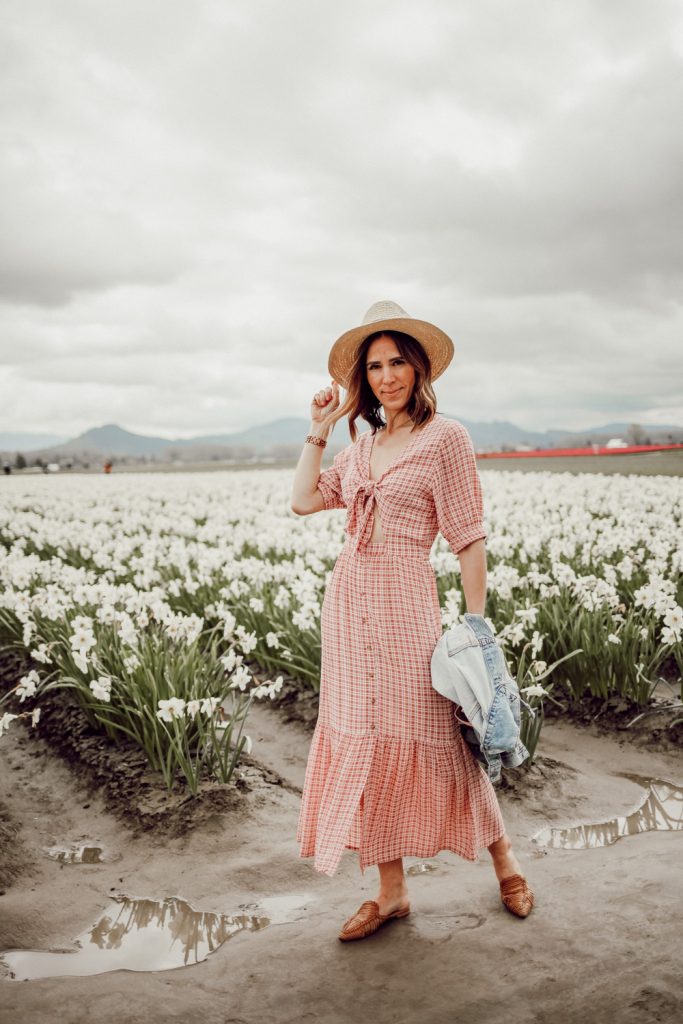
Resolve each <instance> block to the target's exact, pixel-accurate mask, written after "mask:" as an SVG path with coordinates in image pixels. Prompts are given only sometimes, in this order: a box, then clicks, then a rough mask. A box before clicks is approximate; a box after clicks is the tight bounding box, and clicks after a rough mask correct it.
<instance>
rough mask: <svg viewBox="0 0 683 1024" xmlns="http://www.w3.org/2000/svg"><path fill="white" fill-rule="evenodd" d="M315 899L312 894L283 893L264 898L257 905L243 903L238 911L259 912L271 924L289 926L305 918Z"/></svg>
mask: <svg viewBox="0 0 683 1024" xmlns="http://www.w3.org/2000/svg"><path fill="white" fill-rule="evenodd" d="M314 899H315V897H314V895H313V894H312V893H303V894H302V893H296V892H293V893H285V894H284V895H282V896H264V897H263V898H262V899H260V900H259V901H258V902H257V903H243V904H241V905H240V910H251V909H254V910H260V911H261V912H262V913H264V914H265V915H266V916H267V917H268V919H269V921H270V923H271V924H291V923H292V921H300V920H302V919H303V918H304V917H307V916H308V914H307V908H308V905H309V903H311V902H312V901H313V900H314Z"/></svg>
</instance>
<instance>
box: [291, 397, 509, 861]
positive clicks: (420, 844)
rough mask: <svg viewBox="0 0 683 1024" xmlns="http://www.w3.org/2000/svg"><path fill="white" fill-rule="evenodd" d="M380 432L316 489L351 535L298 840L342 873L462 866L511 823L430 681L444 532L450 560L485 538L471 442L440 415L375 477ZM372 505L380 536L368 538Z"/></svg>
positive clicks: (324, 631) (352, 449)
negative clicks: (345, 869) (424, 863)
mask: <svg viewBox="0 0 683 1024" xmlns="http://www.w3.org/2000/svg"><path fill="white" fill-rule="evenodd" d="M372 443H373V436H372V432H371V431H366V432H364V433H362V434H361V435H360V436H359V437H358V438H357V439H356V441H355V442H353V443H352V444H350V445H348V446H347V447H346V448H344V449H343V450H342V451H340V452H338V453H337V454H336V455H335V457H334V460H333V463H332V465H331V466H330V467H329V468H328V469H325V470H323V472H322V473H321V474H320V478H319V480H318V488H319V489H320V492H321V494H322V496H323V499H324V502H325V508H326V509H335V508H346V509H347V516H346V524H345V530H344V532H345V540H344V544H343V547H342V549H341V551H340V553H339V556H338V558H337V560H336V562H335V565H334V568H333V570H332V572H331V574H330V577H329V580H328V584H327V587H326V589H325V594H324V597H323V602H322V606H321V614H320V622H321V671H320V692H319V710H318V718H317V721H316V725H315V730H314V733H313V736H312V739H311V745H310V749H309V752H308V759H307V764H306V774H305V779H304V786H303V791H302V798H301V805H300V811H299V819H298V825H297V832H296V838H297V842H298V844H299V856H300V857H314V858H315V859H314V867H315V868H316V869H317V870H318V871H320V872H322V873H324V874H327V875H333V874H335V872H336V870H337V868H338V866H339V863H340V860H341V857H342V854H343V852H344V850H345V849H350V850H357V851H358V858H359V866H360V870H361V873H363V871H364V869H365V868H366V867H367V866H368V865H371V864H381V863H383V862H385V861H390V860H394V859H396V858H398V857H404V856H414V857H433V856H435V855H436V854H437V853H438V852H439V851H441V850H451V851H453V852H454V853H457V854H459V855H460V856H461V857H464V858H466V859H467V860H476V859H477V855H478V851H479V850H481V849H482V848H484V847H487V846H489V845H490V844H491V843H493V842H495V841H496V840H497V839H499V838H500V837H501V836H502V835H503V834H504V832H505V826H504V823H503V818H502V815H501V811H500V807H499V805H498V800H497V797H496V793H495V790H494V788H493V785H492V783H491V781H490V780H489V778H488V776H487V775H486V772H485V771H484V770H483V768H482V766H481V765H480V764H479V763H478V761H477V760H476V758H475V756H474V754H473V753H472V751H471V750H470V748H469V747H468V745H467V743H466V742H465V740H464V738H463V736H462V733H461V731H460V726H459V724H458V722H457V719H456V714H455V706H454V705H453V703H452V702H451V701H450V700H448V698H447V697H444V696H443V695H441V694H439V693H437V691H436V690H435V689H434V688H433V687H432V685H431V656H432V653H433V651H434V648H435V646H436V643H437V641H438V640H439V638H440V637H441V635H442V632H443V625H442V620H441V610H440V606H439V598H438V593H437V588H436V578H435V575H434V570H433V568H432V566H431V562H430V557H429V556H430V552H431V549H432V546H433V543H434V540H435V539H436V536H437V533H438V532H439V531H441V533H442V534H443V536H444V537H445V539H446V540H447V542H448V544H449V546H450V548H451V550H452V551H453V552H455V553H457V552H458V551H460V550H461V549H462V548H464V547H465V546H466V545H468V544H470V543H472V542H473V541H475V540H478V539H480V538H485V537H486V531H485V529H484V525H483V499H482V489H481V482H480V479H479V474H478V472H477V467H476V462H475V456H474V450H473V447H472V441H471V439H470V436H469V434H468V432H467V430H466V428H465V427H464V426H463V425H462V424H461V423H459V422H458V421H457V420H454V419H450V418H448V417H446V416H443V415H442V414H441V413H436V414H435V415H434V417H433V418H432V419H431V420H430V421H429V422H428V423H427V425H426V426H424V427H423V428H422V429H421V430H419V431H418V432H417V433H416V434H415V436H414V437H411V440H410V441H409V442H408V444H407V446H406V447H405V448H404V449H403V451H402V452H401V453H400V454H399V455H398V457H397V458H396V459H395V460H394V461H393V462H392V463H391V464H390V465H389V467H388V468H387V469H386V470H385V471H384V472H383V473H382V474H381V476H380V477H379V478H378V479H377V480H371V479H370V453H371V447H372ZM375 509H377V511H378V514H379V516H380V521H381V524H382V533H383V535H384V541H383V542H381V543H377V542H373V543H368V541H369V538H370V536H371V533H372V526H373V516H374V514H375Z"/></svg>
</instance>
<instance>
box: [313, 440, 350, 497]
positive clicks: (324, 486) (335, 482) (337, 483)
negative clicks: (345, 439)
mask: <svg viewBox="0 0 683 1024" xmlns="http://www.w3.org/2000/svg"><path fill="white" fill-rule="evenodd" d="M345 461H346V449H345V448H343V449H342V450H341V451H340V452H337V454H336V455H335V457H334V459H333V460H332V465H331V466H330V467H329V469H324V470H323V471H322V473H321V474H320V476H319V477H318V490H319V491H320V493H321V494H322V496H323V501H324V502H325V508H326V509H331V508H346V502H345V501H344V498H343V495H342V477H343V475H344V464H345Z"/></svg>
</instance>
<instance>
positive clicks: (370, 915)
mask: <svg viewBox="0 0 683 1024" xmlns="http://www.w3.org/2000/svg"><path fill="white" fill-rule="evenodd" d="M409 913H410V907H400V908H399V909H398V910H393V911H392V912H391V913H390V914H384V915H383V914H380V912H379V903H377V902H376V900H366V901H365V903H361V905H360V907H359V908H358V910H357V911H356V913H355V914H354V915H353V916H352V917H350V918H349V919H348V921H345V922H344V924H343V925H342V929H341V931H340V932H339V935H338V936H337V937H338V938H339V939H341V941H342V942H350V941H351V940H352V939H364V938H366V937H367V936H368V935H372V933H373V932H376V931H377V929H378V928H381V927H382V925H383V924H384V923H385V922H386V921H390V920H391V918H393V917H406V916H407V915H408V914H409Z"/></svg>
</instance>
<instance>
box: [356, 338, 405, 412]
mask: <svg viewBox="0 0 683 1024" xmlns="http://www.w3.org/2000/svg"><path fill="white" fill-rule="evenodd" d="M365 368H366V373H367V375H368V384H369V385H370V387H371V388H372V390H373V392H374V394H375V396H376V397H377V400H378V401H379V402H380V403H381V404H382V405H383V406H384V408H385V409H391V411H392V412H398V411H399V410H400V409H402V408H403V407H404V406H405V405H407V404H408V401H409V399H410V396H411V394H412V392H413V385H414V383H415V369H414V367H413V366H412V364H411V363H409V362H408V360H407V359H404V357H403V356H402V355H401V353H400V352H399V350H398V348H397V346H396V342H395V341H394V340H393V338H389V337H387V335H386V334H381V335H380V336H379V338H375V340H374V341H373V342H372V343H371V344H370V347H369V348H368V351H367V355H366V357H365Z"/></svg>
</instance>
